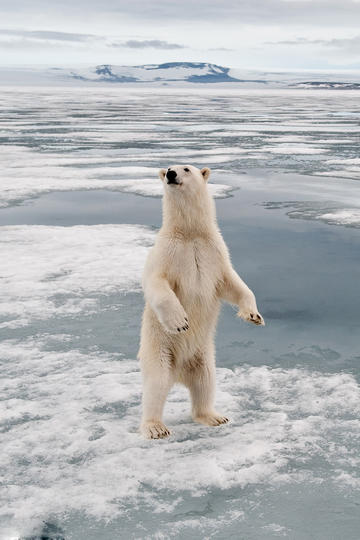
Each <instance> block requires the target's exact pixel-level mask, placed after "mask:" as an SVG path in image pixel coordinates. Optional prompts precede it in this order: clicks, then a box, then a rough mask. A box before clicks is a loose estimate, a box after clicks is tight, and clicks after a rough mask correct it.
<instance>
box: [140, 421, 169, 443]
mask: <svg viewBox="0 0 360 540" xmlns="http://www.w3.org/2000/svg"><path fill="white" fill-rule="evenodd" d="M140 431H141V433H142V435H143V436H144V437H145V438H146V439H164V438H165V437H169V435H170V434H171V432H170V431H169V430H168V428H167V427H166V426H165V424H163V422H161V421H160V420H158V421H148V422H144V423H143V424H141V427H140Z"/></svg>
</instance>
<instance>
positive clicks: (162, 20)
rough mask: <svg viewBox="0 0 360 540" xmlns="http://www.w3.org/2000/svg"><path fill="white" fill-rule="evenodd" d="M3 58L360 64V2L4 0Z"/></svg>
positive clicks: (269, 66)
mask: <svg viewBox="0 0 360 540" xmlns="http://www.w3.org/2000/svg"><path fill="white" fill-rule="evenodd" d="M0 21H1V22H0V26H1V28H0V65H2V66H24V65H37V64H39V65H51V66H77V65H94V64H100V63H101V64H103V63H111V64H119V65H121V64H122V65H129V64H130V65H137V64H143V63H160V62H171V61H204V62H214V63H218V64H221V65H224V66H229V67H235V68H246V69H252V68H254V69H265V70H277V69H284V70H287V69H316V70H318V69H323V70H335V69H359V68H360V25H359V22H360V0H154V1H147V0H126V1H123V0H53V1H51V0H32V1H31V2H29V1H28V0H1V2H0Z"/></svg>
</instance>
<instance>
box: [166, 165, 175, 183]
mask: <svg viewBox="0 0 360 540" xmlns="http://www.w3.org/2000/svg"><path fill="white" fill-rule="evenodd" d="M176 176H177V174H176V171H172V170H171V169H169V170H168V172H167V173H166V178H167V181H168V182H167V183H168V184H177V181H176Z"/></svg>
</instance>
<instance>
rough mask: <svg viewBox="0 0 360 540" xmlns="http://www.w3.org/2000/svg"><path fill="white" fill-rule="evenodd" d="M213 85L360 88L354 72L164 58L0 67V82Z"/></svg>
mask: <svg viewBox="0 0 360 540" xmlns="http://www.w3.org/2000/svg"><path fill="white" fill-rule="evenodd" d="M215 83H217V85H218V86H219V87H220V86H222V87H226V86H230V87H233V88H244V89H265V88H269V89H271V88H273V89H274V88H288V89H296V88H298V89H301V88H303V89H309V90H317V89H318V90H334V91H335V90H344V91H345V90H360V71H358V72H356V71H353V72H346V71H343V72H337V73H331V72H329V73H324V72H319V73H317V72H313V71H307V72H306V71H304V72H295V71H293V72H279V71H278V72H271V71H255V70H244V69H236V68H229V67H224V66H219V65H218V64H213V63H211V62H164V63H162V64H142V65H138V66H121V65H116V64H99V65H97V66H90V67H87V68H81V67H69V68H66V67H65V68H60V67H48V68H43V67H40V66H34V67H26V68H21V67H18V68H17V67H4V68H1V67H0V85H9V84H11V85H24V84H28V85H39V86H45V85H46V86H54V85H58V86H63V85H65V86H74V85H77V86H79V85H82V84H84V85H93V84H103V85H109V84H112V85H122V84H123V85H124V86H126V85H129V86H130V85H131V86H149V87H155V86H158V87H161V86H169V87H186V86H190V85H192V86H193V87H194V86H206V85H210V86H211V85H212V84H215Z"/></svg>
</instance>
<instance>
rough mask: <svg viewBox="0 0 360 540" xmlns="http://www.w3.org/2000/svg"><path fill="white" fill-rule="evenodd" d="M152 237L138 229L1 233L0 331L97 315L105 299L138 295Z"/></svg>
mask: <svg viewBox="0 0 360 540" xmlns="http://www.w3.org/2000/svg"><path fill="white" fill-rule="evenodd" d="M153 239H154V231H151V230H150V229H148V228H146V227H140V226H135V225H93V226H81V225H79V226H74V227H47V226H36V225H31V226H26V225H25V226H10V227H1V234H0V245H1V253H2V257H1V260H0V283H1V289H2V291H3V293H2V296H1V301H0V316H1V319H2V323H1V324H0V328H1V327H3V328H4V327H8V328H16V327H19V326H24V325H28V324H30V323H31V322H33V321H34V320H37V319H42V320H44V319H49V318H51V317H53V316H54V315H57V316H64V317H69V316H70V317H73V316H74V315H75V314H79V313H81V312H92V311H94V310H96V309H97V303H98V299H99V297H100V296H102V295H109V294H111V293H114V292H120V291H122V292H124V291H133V290H139V288H140V280H141V271H142V267H143V263H144V260H145V257H146V254H147V251H148V248H149V246H150V245H152V243H153Z"/></svg>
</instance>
